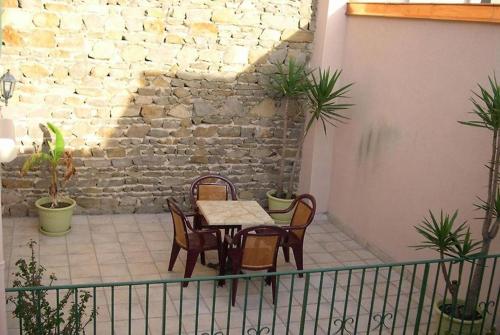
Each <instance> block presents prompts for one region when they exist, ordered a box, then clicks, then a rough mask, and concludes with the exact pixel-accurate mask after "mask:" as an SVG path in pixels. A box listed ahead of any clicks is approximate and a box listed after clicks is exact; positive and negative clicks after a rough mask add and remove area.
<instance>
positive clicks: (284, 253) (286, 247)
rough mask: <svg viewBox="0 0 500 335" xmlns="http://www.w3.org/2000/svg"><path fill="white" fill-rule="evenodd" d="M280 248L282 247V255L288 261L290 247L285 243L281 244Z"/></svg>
mask: <svg viewBox="0 0 500 335" xmlns="http://www.w3.org/2000/svg"><path fill="white" fill-rule="evenodd" d="M281 249H283V256H285V262H287V263H290V249H289V248H288V246H287V245H282V246H281Z"/></svg>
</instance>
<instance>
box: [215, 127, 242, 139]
mask: <svg viewBox="0 0 500 335" xmlns="http://www.w3.org/2000/svg"><path fill="white" fill-rule="evenodd" d="M217 134H219V136H221V137H239V136H240V135H241V127H239V126H236V127H223V128H219V129H217Z"/></svg>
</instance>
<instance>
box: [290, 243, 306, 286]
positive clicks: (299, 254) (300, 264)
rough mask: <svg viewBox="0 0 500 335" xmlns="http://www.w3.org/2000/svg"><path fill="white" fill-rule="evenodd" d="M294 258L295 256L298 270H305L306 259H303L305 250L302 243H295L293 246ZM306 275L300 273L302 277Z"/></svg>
mask: <svg viewBox="0 0 500 335" xmlns="http://www.w3.org/2000/svg"><path fill="white" fill-rule="evenodd" d="M292 251H293V258H295V264H296V266H297V270H299V271H300V270H304V261H303V250H302V244H299V245H294V246H293V247H292ZM303 276H304V275H303V274H299V277H300V278H302V277H303Z"/></svg>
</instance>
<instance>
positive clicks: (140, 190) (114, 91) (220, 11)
mask: <svg viewBox="0 0 500 335" xmlns="http://www.w3.org/2000/svg"><path fill="white" fill-rule="evenodd" d="M312 2H313V0H238V1H229V0H212V1H210V0H189V1H187V0H184V1H181V0H177V1H174V0H74V1H70V0H64V1H62V0H60V1H45V0H17V1H16V0H4V1H3V3H4V7H5V8H4V13H3V15H2V26H3V46H2V49H1V58H0V69H1V70H2V72H3V71H5V70H6V69H10V70H11V72H12V73H13V75H14V76H15V77H16V78H17V79H18V84H17V87H16V91H15V96H14V97H13V99H12V100H11V101H9V106H8V108H7V109H5V108H4V110H3V112H4V115H5V116H6V117H12V118H14V119H15V122H16V135H17V136H18V140H19V145H20V150H21V152H22V153H23V154H21V155H20V156H19V157H18V158H17V159H16V160H15V161H14V162H12V163H10V164H7V165H4V166H3V170H4V171H3V178H2V184H3V187H4V190H3V194H2V201H3V206H4V215H11V216H22V215H28V214H32V213H33V202H34V201H35V200H36V199H37V198H38V197H40V196H41V195H43V194H44V193H46V192H47V190H46V189H47V180H46V178H45V177H46V176H45V175H44V174H43V172H40V171H38V172H33V173H30V174H29V175H28V176H27V177H24V178H22V177H20V175H19V167H20V165H21V163H22V161H23V160H24V158H25V157H26V155H27V154H28V153H30V152H32V151H33V142H35V143H38V144H40V143H41V141H42V132H41V130H40V128H39V124H40V123H46V122H47V121H51V122H53V123H54V124H56V125H58V126H60V127H61V129H62V130H63V132H64V134H65V137H66V141H67V145H68V149H69V150H71V151H72V152H73V155H74V157H75V164H76V168H77V175H76V176H75V178H73V179H72V180H71V181H70V182H69V183H68V184H67V185H66V186H65V188H64V190H65V192H66V194H69V195H70V196H72V197H74V198H75V199H76V200H77V203H78V205H79V207H78V211H79V212H82V213H131V212H158V211H163V210H165V206H166V201H165V199H166V198H167V197H170V196H173V197H175V198H177V199H178V200H180V201H184V202H185V201H186V200H187V197H186V195H187V191H188V187H189V184H190V182H191V180H192V179H193V178H195V177H196V176H198V175H201V174H204V173H207V172H216V173H221V174H223V175H225V176H227V177H229V178H230V179H231V180H233V181H234V182H235V184H236V186H237V188H238V189H239V194H240V197H242V198H256V199H259V200H263V199H264V198H265V192H266V190H268V189H270V188H272V187H273V182H274V181H275V180H276V174H277V162H278V160H279V158H280V151H279V148H280V136H281V128H280V127H281V125H282V117H281V114H280V112H279V110H278V109H277V107H276V106H275V103H274V101H273V100H272V99H271V98H269V97H267V96H266V93H267V92H268V90H266V81H267V79H266V78H267V77H266V74H268V73H269V72H270V71H272V70H273V67H272V65H271V63H272V62H283V61H285V60H286V59H287V58H288V57H294V58H295V59H298V60H301V61H307V60H308V58H309V55H310V52H311V42H312V40H313V27H314V8H315V4H314V3H312ZM301 122H302V120H296V122H295V123H294V125H293V127H292V129H291V136H292V141H294V140H295V139H296V138H297V135H298V133H299V131H300V126H301ZM295 142H296V141H294V143H295ZM293 155H294V153H293V150H291V152H290V153H289V156H290V158H291V157H292V156H293ZM288 167H289V166H288Z"/></svg>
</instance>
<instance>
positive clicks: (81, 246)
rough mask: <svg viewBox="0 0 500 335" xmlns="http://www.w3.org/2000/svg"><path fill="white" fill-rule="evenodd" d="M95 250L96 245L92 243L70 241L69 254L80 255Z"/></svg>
mask: <svg viewBox="0 0 500 335" xmlns="http://www.w3.org/2000/svg"><path fill="white" fill-rule="evenodd" d="M91 252H94V245H93V244H92V243H72V242H68V254H70V255H78V254H87V253H91Z"/></svg>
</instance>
